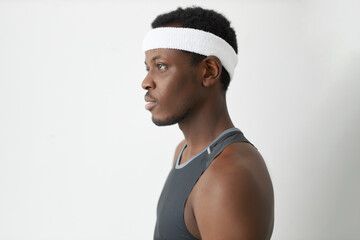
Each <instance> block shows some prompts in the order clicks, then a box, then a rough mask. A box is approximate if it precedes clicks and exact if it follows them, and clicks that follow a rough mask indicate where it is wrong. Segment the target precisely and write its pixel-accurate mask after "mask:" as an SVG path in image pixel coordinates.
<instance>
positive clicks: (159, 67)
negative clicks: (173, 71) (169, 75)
mask: <svg viewBox="0 0 360 240" xmlns="http://www.w3.org/2000/svg"><path fill="white" fill-rule="evenodd" d="M156 66H157V68H158V69H159V70H165V68H166V66H165V65H164V64H162V63H158V64H156Z"/></svg>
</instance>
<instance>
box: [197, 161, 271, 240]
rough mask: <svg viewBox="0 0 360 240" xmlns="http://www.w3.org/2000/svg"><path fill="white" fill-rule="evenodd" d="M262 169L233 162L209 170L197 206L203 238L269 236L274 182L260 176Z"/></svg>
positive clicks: (208, 239)
mask: <svg viewBox="0 0 360 240" xmlns="http://www.w3.org/2000/svg"><path fill="white" fill-rule="evenodd" d="M215 168H216V167H215ZM265 170H266V167H265ZM261 171H262V169H255V170H254V169H251V168H247V166H244V165H241V164H234V165H231V164H230V165H227V166H221V167H220V168H218V169H214V168H213V169H212V170H210V171H209V172H208V173H207V176H206V181H203V182H202V187H201V189H199V191H200V192H199V194H197V197H196V200H195V201H196V202H195V204H196V207H195V209H194V214H195V217H196V222H197V225H198V228H199V231H200V235H201V238H202V239H203V240H211V239H216V240H221V239H247V240H248V239H254V240H255V239H270V237H271V233H272V228H273V195H272V185H271V182H270V183H269V182H266V179H267V178H263V177H262V176H260V175H261V174H262V172H261ZM266 173H267V170H266ZM259 174H260V175H259ZM258 175H259V176H260V177H259V176H258ZM264 179H265V182H264ZM269 181H270V178H269ZM269 184H270V185H269Z"/></svg>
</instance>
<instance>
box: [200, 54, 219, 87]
mask: <svg viewBox="0 0 360 240" xmlns="http://www.w3.org/2000/svg"><path fill="white" fill-rule="evenodd" d="M203 66H204V71H203V86H204V87H211V86H213V85H215V84H216V83H217V82H219V80H220V76H221V71H222V65H221V61H220V60H219V58H217V57H215V56H208V57H206V58H205V59H204V60H203Z"/></svg>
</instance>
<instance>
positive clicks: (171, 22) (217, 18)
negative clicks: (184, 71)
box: [151, 7, 238, 91]
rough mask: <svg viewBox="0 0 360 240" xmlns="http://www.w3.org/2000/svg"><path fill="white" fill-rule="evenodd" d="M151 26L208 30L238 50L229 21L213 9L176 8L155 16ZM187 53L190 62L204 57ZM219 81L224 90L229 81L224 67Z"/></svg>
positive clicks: (197, 61) (198, 60) (195, 62)
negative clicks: (189, 55)
mask: <svg viewBox="0 0 360 240" xmlns="http://www.w3.org/2000/svg"><path fill="white" fill-rule="evenodd" d="M151 26H152V28H159V27H169V26H176V27H183V28H193V29H198V30H203V31H205V32H210V33H212V34H215V35H216V36H218V37H220V38H222V39H224V40H225V41H226V42H227V43H228V44H230V45H231V47H232V48H233V49H234V51H235V52H236V53H237V51H238V49H237V40H236V34H235V31H234V29H233V28H232V27H231V26H230V22H229V21H228V20H227V19H226V18H225V17H224V16H223V15H221V14H220V13H217V12H215V11H213V10H208V9H203V8H201V7H190V8H185V9H182V8H178V9H176V10H175V11H171V12H168V13H165V14H161V15H159V16H157V17H156V18H155V20H154V21H153V22H152V24H151ZM189 54H191V57H192V64H197V63H199V62H200V61H201V60H203V59H204V58H205V56H204V55H200V54H197V53H192V52H190V53H189ZM221 81H222V84H223V89H224V90H225V91H226V90H227V89H228V86H229V83H230V76H229V73H228V71H227V70H226V69H225V70H224V69H223V71H222V73H221Z"/></svg>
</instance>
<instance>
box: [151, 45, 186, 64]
mask: <svg viewBox="0 0 360 240" xmlns="http://www.w3.org/2000/svg"><path fill="white" fill-rule="evenodd" d="M183 57H184V54H183V53H182V51H181V50H177V49H165V48H159V49H152V50H148V51H146V52H145V63H151V62H154V61H156V60H158V59H164V60H174V61H175V60H177V59H179V58H180V59H182V58H183Z"/></svg>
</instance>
